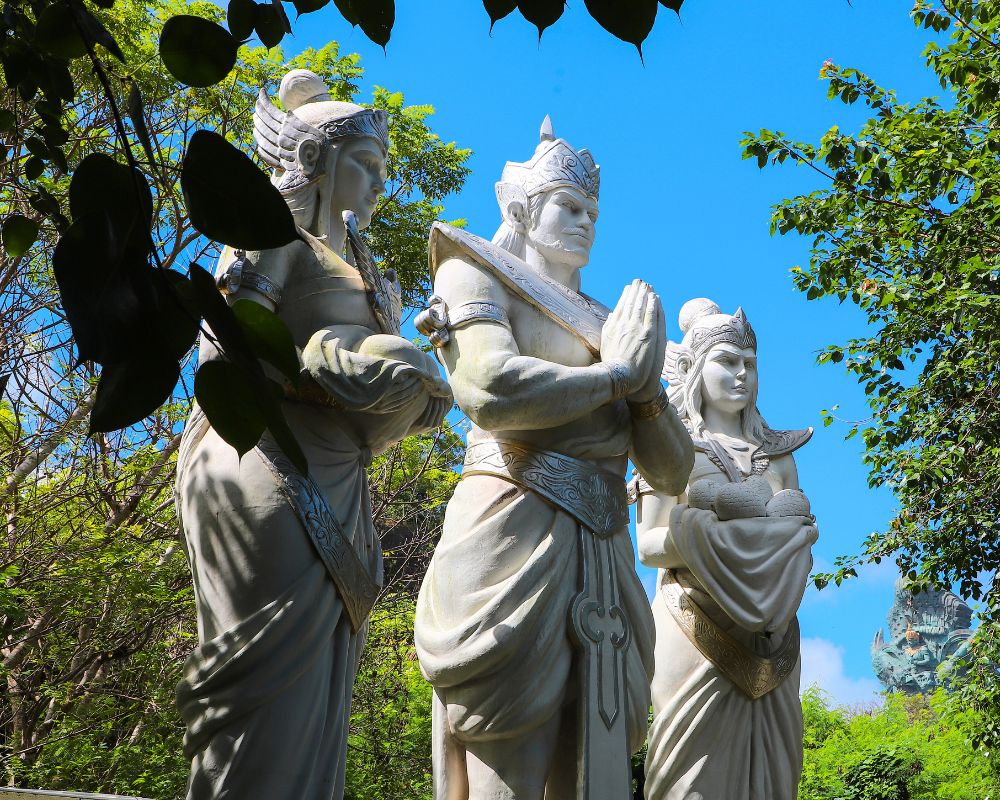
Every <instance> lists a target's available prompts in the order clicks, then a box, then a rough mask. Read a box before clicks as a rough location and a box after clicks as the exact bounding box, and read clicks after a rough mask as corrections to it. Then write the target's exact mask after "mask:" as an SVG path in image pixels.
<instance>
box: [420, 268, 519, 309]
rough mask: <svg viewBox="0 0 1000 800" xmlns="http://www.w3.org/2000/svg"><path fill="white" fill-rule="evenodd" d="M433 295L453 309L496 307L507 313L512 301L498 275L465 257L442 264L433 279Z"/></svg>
mask: <svg viewBox="0 0 1000 800" xmlns="http://www.w3.org/2000/svg"><path fill="white" fill-rule="evenodd" d="M434 293H435V294H436V295H438V296H439V297H441V298H443V299H444V301H445V302H446V303H447V304H448V306H449V307H451V308H456V307H458V306H460V305H463V304H465V303H475V302H482V303H495V304H496V305H498V306H500V307H501V308H503V309H505V310H506V309H508V308H509V306H510V302H511V298H510V295H509V293H508V291H507V290H506V289H505V288H504V286H503V284H502V283H501V282H500V280H499V278H497V277H496V275H494V274H492V273H491V272H490V271H489V270H488V269H486V268H485V267H483V266H482V265H480V264H477V263H475V262H474V261H472V260H471V259H469V258H464V257H462V256H457V255H456V256H451V257H449V258H446V259H445V260H444V261H442V262H441V263H440V264H439V265H438V268H437V272H436V273H435V275H434Z"/></svg>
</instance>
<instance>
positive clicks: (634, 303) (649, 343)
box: [601, 279, 667, 403]
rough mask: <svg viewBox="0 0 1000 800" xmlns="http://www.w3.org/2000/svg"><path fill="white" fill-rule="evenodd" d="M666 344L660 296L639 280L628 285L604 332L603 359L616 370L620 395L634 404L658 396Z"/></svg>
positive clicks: (602, 341) (602, 337) (611, 370)
mask: <svg viewBox="0 0 1000 800" xmlns="http://www.w3.org/2000/svg"><path fill="white" fill-rule="evenodd" d="M666 344H667V332H666V325H665V324H664V318H663V306H662V304H661V303H660V298H659V295H657V294H656V293H654V292H653V287H652V286H650V285H649V284H648V283H646V282H645V281H641V280H639V279H636V280H634V281H632V283H630V284H629V285H628V286H626V287H625V290H624V291H623V292H622V296H621V298H620V299H619V300H618V305H616V306H615V310H614V311H612V312H611V316H609V317H608V321H607V322H605V323H604V328H603V329H602V331H601V362H602V363H603V364H605V365H606V366H607V367H608V369H609V371H610V372H611V373H612V382H613V383H615V382H618V383H619V384H620V386H617V387H616V389H617V394H618V395H619V396H624V397H625V398H626V399H627V400H628V401H629V402H632V403H648V402H650V401H651V400H653V399H654V398H656V396H657V395H658V394H659V392H660V391H661V384H660V373H661V372H662V370H663V353H664V349H665V348H666Z"/></svg>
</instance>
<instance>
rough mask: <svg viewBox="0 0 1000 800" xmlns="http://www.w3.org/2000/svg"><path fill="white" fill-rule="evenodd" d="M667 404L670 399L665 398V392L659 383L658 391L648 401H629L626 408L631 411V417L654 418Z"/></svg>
mask: <svg viewBox="0 0 1000 800" xmlns="http://www.w3.org/2000/svg"><path fill="white" fill-rule="evenodd" d="M668 405H670V400H668V399H667V392H666V390H665V389H664V388H663V385H662V384H661V385H660V391H659V392H658V393H657V395H656V397H654V398H653V399H652V400H650V401H649V402H648V403H632V402H630V403H629V404H628V410H629V411H630V412H631V414H632V418H633V419H656V418H657V417H658V416H660V414H662V413H663V411H664V409H666V407H667V406H668Z"/></svg>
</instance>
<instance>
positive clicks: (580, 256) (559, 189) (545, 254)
mask: <svg viewBox="0 0 1000 800" xmlns="http://www.w3.org/2000/svg"><path fill="white" fill-rule="evenodd" d="M600 186H601V168H600V167H599V166H598V165H597V164H595V163H594V159H593V157H592V156H591V155H590V152H589V151H587V150H575V149H574V148H573V147H572V146H571V145H570V144H569V143H568V142H567V141H566V140H565V139H557V138H555V134H554V133H553V132H552V122H551V120H550V119H549V118H548V117H546V118H545V121H544V122H543V123H542V128H541V141H540V142H539V144H538V147H536V148H535V153H534V155H533V156H532V157H531V158H530V159H529V160H528V161H525V162H523V163H522V162H516V161H508V162H507V164H506V166H505V167H504V170H503V174H502V175H501V177H500V180H499V182H498V183H497V185H496V193H497V202H498V203H499V204H500V214H501V215H502V217H503V223H502V224H501V225H500V228H499V230H497V232H496V234H495V235H494V237H493V242H494V244H497V245H499V246H500V247H502V248H503V249H505V250H507V251H509V252H511V253H513V254H514V255H516V256H518V257H519V258H526V257H527V254H528V251H529V250H533V251H535V252H537V253H538V254H539V255H540V256H541V257H542V258H544V259H545V260H546V261H547V262H548V263H550V264H559V265H565V266H567V267H572V268H576V269H579V268H580V267H583V266H585V265H586V264H587V262H588V261H589V260H590V249H591V247H593V244H594V233H595V223H596V222H597V213H598V206H597V196H598V193H599V191H600Z"/></svg>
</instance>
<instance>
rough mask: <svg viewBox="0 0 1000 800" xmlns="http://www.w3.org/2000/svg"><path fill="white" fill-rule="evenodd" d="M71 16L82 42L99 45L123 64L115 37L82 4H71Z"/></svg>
mask: <svg viewBox="0 0 1000 800" xmlns="http://www.w3.org/2000/svg"><path fill="white" fill-rule="evenodd" d="M72 8H73V15H74V16H75V17H76V24H77V26H78V27H79V28H80V31H81V33H82V34H83V40H84V41H85V42H90V43H91V44H99V45H101V47H103V48H104V49H105V50H107V51H108V52H109V53H111V55H113V56H114V57H115V58H117V59H118V60H119V61H121V62H122V63H123V64H124V63H125V54H124V53H123V52H122V49H121V48H120V47H119V46H118V42H116V41H115V37H114V36H112V35H111V33H110V31H108V29H107V28H105V27H104V23H103V22H101V21H100V20H99V19H98V18H97V17H95V16H94V15H93V14H91V13H90V10H89V9H88V8H87V7H86V6H85V5H84V4H83V3H74V4H73V7H72Z"/></svg>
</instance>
